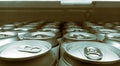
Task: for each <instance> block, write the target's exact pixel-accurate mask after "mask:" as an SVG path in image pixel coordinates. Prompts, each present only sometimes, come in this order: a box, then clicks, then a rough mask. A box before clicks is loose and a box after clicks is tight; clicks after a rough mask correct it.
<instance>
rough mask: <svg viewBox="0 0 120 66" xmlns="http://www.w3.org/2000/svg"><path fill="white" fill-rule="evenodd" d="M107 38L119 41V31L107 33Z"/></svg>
mask: <svg viewBox="0 0 120 66" xmlns="http://www.w3.org/2000/svg"><path fill="white" fill-rule="evenodd" d="M106 37H107V39H110V40H116V41H120V33H109V34H107V35H106Z"/></svg>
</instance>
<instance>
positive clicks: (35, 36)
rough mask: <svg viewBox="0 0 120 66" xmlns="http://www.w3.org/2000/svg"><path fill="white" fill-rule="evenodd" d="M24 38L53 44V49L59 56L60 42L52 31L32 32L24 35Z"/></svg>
mask: <svg viewBox="0 0 120 66" xmlns="http://www.w3.org/2000/svg"><path fill="white" fill-rule="evenodd" d="M23 40H43V41H47V42H49V43H50V44H51V45H52V51H53V52H54V54H55V56H56V57H57V58H59V43H58V41H57V39H56V38H55V34H54V33H51V32H31V33H27V34H25V35H24V38H23Z"/></svg>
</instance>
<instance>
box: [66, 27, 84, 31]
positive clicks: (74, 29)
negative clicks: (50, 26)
mask: <svg viewBox="0 0 120 66" xmlns="http://www.w3.org/2000/svg"><path fill="white" fill-rule="evenodd" d="M66 31H67V32H73V31H75V32H76V31H77V32H82V31H85V30H84V29H81V28H68V29H66Z"/></svg>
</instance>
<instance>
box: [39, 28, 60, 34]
mask: <svg viewBox="0 0 120 66" xmlns="http://www.w3.org/2000/svg"><path fill="white" fill-rule="evenodd" d="M41 30H43V31H52V32H55V33H56V32H58V31H59V29H57V28H42V29H41Z"/></svg>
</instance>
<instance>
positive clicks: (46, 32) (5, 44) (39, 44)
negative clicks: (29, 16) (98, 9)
mask: <svg viewBox="0 0 120 66" xmlns="http://www.w3.org/2000/svg"><path fill="white" fill-rule="evenodd" d="M20 24H22V27H21V26H20V25H19V26H17V27H14V29H13V28H11V29H6V27H5V26H4V27H2V28H1V32H0V33H1V34H0V37H1V39H2V40H1V53H0V58H1V59H2V60H5V61H4V62H3V61H1V62H0V63H2V65H1V66H8V65H10V64H11V65H12V66H16V64H19V65H20V66H33V65H35V66H40V65H42V66H43V65H45V66H57V65H58V66H80V65H81V66H86V65H88V64H86V62H87V63H90V64H91V63H92V64H91V65H94V66H95V65H96V64H97V65H100V66H101V65H114V64H111V63H113V62H115V63H116V62H118V61H120V58H119V57H120V55H119V54H120V53H119V48H120V47H119V36H120V33H119V30H115V29H110V28H109V29H108V28H105V27H103V26H102V28H99V27H96V25H92V24H93V23H91V22H86V23H85V24H84V27H83V26H80V24H79V25H78V23H75V22H66V23H61V22H53V23H48V22H47V23H45V22H43V21H41V22H34V23H33V22H29V23H28V22H27V23H26V24H25V23H24V22H23V23H20ZM23 24H24V25H23ZM87 24H89V25H87ZM92 27H93V28H92ZM18 28H19V29H18ZM15 29H16V30H15ZM62 34H63V35H62ZM112 42H115V43H112ZM116 43H117V44H116ZM104 47H105V48H104ZM106 52H107V53H106ZM59 58H60V60H59V61H58V59H59ZM31 59H32V60H31ZM33 59H34V60H33ZM21 60H22V61H21ZM23 60H26V61H23ZM57 62H58V63H57ZM82 62H85V63H82ZM24 63H25V64H24ZM17 66H18V65H17Z"/></svg>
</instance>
